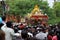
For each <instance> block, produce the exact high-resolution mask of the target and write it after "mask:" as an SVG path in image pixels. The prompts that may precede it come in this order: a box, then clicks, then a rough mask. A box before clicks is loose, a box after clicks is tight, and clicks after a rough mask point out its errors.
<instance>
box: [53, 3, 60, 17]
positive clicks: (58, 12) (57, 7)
mask: <svg viewBox="0 0 60 40" xmlns="http://www.w3.org/2000/svg"><path fill="white" fill-rule="evenodd" d="M54 12H55V14H56V16H57V17H60V2H55V5H54Z"/></svg>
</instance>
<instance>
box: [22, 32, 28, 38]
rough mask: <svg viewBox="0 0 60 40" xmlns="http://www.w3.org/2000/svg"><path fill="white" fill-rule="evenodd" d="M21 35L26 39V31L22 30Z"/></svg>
mask: <svg viewBox="0 0 60 40" xmlns="http://www.w3.org/2000/svg"><path fill="white" fill-rule="evenodd" d="M21 35H22V38H23V39H26V38H27V37H28V34H27V31H22V32H21Z"/></svg>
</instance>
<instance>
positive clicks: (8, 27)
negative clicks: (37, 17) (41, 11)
mask: <svg viewBox="0 0 60 40" xmlns="http://www.w3.org/2000/svg"><path fill="white" fill-rule="evenodd" d="M1 20H2V22H0V40H60V23H57V24H56V25H49V26H48V27H46V26H45V25H37V26H31V27H29V26H28V25H26V26H25V27H22V28H21V27H20V25H19V24H18V25H16V24H13V22H12V21H7V22H6V17H5V16H3V17H1ZM21 25H22V24H21Z"/></svg>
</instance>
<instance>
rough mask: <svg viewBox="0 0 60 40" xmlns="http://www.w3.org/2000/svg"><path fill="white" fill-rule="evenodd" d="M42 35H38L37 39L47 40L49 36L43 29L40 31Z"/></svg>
mask: <svg viewBox="0 0 60 40" xmlns="http://www.w3.org/2000/svg"><path fill="white" fill-rule="evenodd" d="M40 31H41V32H40V33H38V34H37V35H36V38H37V39H39V40H47V35H46V34H45V33H44V32H43V29H40Z"/></svg>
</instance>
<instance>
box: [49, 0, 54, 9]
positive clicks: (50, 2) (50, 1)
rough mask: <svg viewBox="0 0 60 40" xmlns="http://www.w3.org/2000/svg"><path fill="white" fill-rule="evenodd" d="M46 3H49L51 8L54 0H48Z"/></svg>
mask: <svg viewBox="0 0 60 40" xmlns="http://www.w3.org/2000/svg"><path fill="white" fill-rule="evenodd" d="M48 3H49V6H50V7H51V8H52V7H53V4H54V1H53V0H48Z"/></svg>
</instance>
